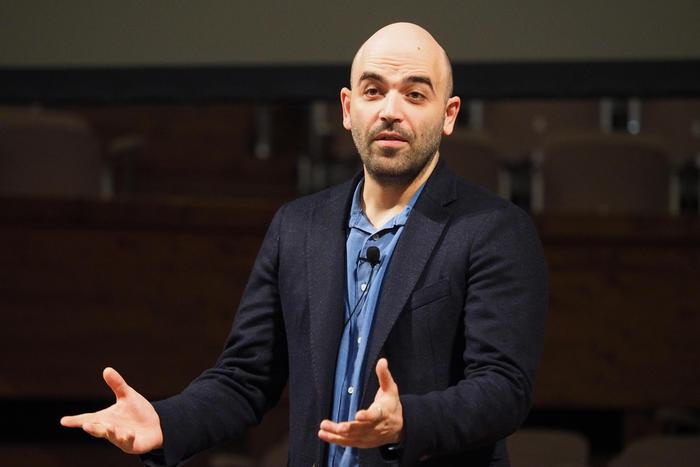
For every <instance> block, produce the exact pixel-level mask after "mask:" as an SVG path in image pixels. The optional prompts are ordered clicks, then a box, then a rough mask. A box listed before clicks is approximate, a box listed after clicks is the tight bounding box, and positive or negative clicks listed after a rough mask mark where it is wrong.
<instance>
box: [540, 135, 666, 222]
mask: <svg viewBox="0 0 700 467" xmlns="http://www.w3.org/2000/svg"><path fill="white" fill-rule="evenodd" d="M536 174H537V176H536V180H535V183H534V187H535V188H534V193H533V207H534V210H535V211H536V212H539V211H541V212H545V213H576V214H597V215H607V214H631V215H637V214H643V215H663V214H668V213H669V212H672V211H673V206H671V202H670V200H671V199H672V197H671V193H670V192H671V183H670V166H669V162H668V159H667V157H666V154H665V152H664V150H663V147H662V146H661V145H660V144H659V143H658V142H656V141H654V140H650V139H647V138H642V137H638V136H632V135H625V134H600V133H576V134H565V135H564V134H562V135H557V136H554V137H551V138H550V139H549V140H548V141H547V142H546V143H545V146H544V149H543V153H542V159H541V160H540V161H539V163H538V166H537V170H536Z"/></svg>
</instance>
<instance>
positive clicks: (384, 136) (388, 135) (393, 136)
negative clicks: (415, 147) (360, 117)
mask: <svg viewBox="0 0 700 467" xmlns="http://www.w3.org/2000/svg"><path fill="white" fill-rule="evenodd" d="M374 141H382V142H387V143H392V142H394V143H405V142H406V138H404V137H403V136H401V134H399V133H394V132H382V133H379V134H378V135H377V136H376V137H375V138H374Z"/></svg>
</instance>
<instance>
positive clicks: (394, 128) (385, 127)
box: [369, 122, 413, 141]
mask: <svg viewBox="0 0 700 467" xmlns="http://www.w3.org/2000/svg"><path fill="white" fill-rule="evenodd" d="M383 131H390V132H393V133H398V134H399V135H400V136H401V137H402V138H403V139H405V140H406V141H413V135H412V134H411V133H410V132H408V131H407V130H405V129H403V128H401V127H400V126H398V125H397V124H395V123H394V122H382V123H380V124H379V126H378V127H377V128H374V129H372V130H371V131H370V132H369V138H370V141H371V140H374V139H375V138H376V137H377V136H378V135H379V133H381V132H383Z"/></svg>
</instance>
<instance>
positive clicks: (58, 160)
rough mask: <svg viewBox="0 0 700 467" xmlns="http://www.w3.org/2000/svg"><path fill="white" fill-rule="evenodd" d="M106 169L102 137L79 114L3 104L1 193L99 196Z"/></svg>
mask: <svg viewBox="0 0 700 467" xmlns="http://www.w3.org/2000/svg"><path fill="white" fill-rule="evenodd" d="M104 174H105V172H103V165H102V160H101V157H100V148H99V143H98V140H97V138H96V137H95V136H94V134H93V132H92V131H91V129H90V127H89V126H88V125H87V123H86V122H85V121H84V120H83V119H82V118H80V117H79V116H77V115H75V114H72V113H68V112H59V111H52V110H37V109H31V108H20V107H2V108H0V194H2V195H9V196H54V197H56V196H58V197H65V196H70V197H73V196H81V197H99V196H100V195H101V194H102V193H103V192H104V191H106V188H103V175H104Z"/></svg>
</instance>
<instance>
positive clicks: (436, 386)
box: [154, 162, 547, 467]
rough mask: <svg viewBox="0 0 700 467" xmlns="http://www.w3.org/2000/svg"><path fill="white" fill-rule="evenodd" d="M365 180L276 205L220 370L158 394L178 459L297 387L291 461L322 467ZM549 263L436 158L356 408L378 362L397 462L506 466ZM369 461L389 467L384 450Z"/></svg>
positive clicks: (519, 223) (227, 435) (388, 288)
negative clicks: (353, 224) (352, 227)
mask: <svg viewBox="0 0 700 467" xmlns="http://www.w3.org/2000/svg"><path fill="white" fill-rule="evenodd" d="M357 180H358V178H357V177H356V178H355V179H354V180H352V181H350V182H347V183H345V184H343V185H340V186H337V187H334V188H330V189H327V190H324V191H322V192H319V193H316V194H314V195H310V196H307V197H304V198H301V199H299V200H296V201H293V202H291V203H289V204H286V205H285V206H283V207H282V208H280V210H279V211H278V212H277V214H276V215H275V217H274V219H273V220H272V223H271V225H270V228H269V230H268V232H267V234H266V236H265V239H264V241H263V244H262V247H261V249H260V252H259V254H258V257H257V259H256V262H255V265H254V267H253V270H252V273H251V276H250V279H249V282H248V284H247V286H246V289H245V292H244V294H243V298H242V299H241V303H240V307H239V309H238V312H237V313H236V316H235V319H234V324H233V328H232V331H231V334H230V336H229V338H228V339H227V342H226V344H225V347H224V350H223V352H222V354H221V356H220V358H219V360H218V362H217V363H216V365H215V366H214V367H213V368H211V369H209V370H207V371H205V372H204V373H203V374H202V375H201V376H200V377H199V378H197V379H196V380H195V381H193V382H192V383H191V385H190V386H188V387H187V388H186V389H185V390H184V391H183V392H182V393H181V394H179V395H177V396H174V397H172V398H169V399H166V400H164V401H160V402H156V403H155V404H154V405H155V408H156V410H157V412H158V414H159V416H160V420H161V426H162V428H163V434H164V446H163V449H162V451H161V456H162V458H161V462H159V463H158V464H165V465H168V466H172V465H177V464H178V463H180V462H181V461H182V460H184V459H187V458H188V457H190V456H192V455H193V454H195V453H197V452H199V451H201V450H204V449H206V448H208V447H211V446H212V445H214V444H216V443H218V442H221V441H223V440H226V439H231V438H235V437H239V436H241V435H243V433H244V431H245V430H246V429H247V428H248V427H250V426H251V425H254V424H256V423H258V422H259V421H260V419H261V417H262V416H263V414H264V413H265V411H266V410H267V409H268V408H270V407H271V406H273V405H274V404H276V402H277V401H278V399H279V397H280V393H281V392H282V389H283V388H284V386H285V384H286V383H287V382H288V383H289V397H290V424H289V431H290V438H289V439H290V447H289V465H291V466H314V465H316V466H323V465H325V462H326V460H325V456H326V451H327V445H326V444H325V443H323V442H321V441H320V440H319V438H318V436H317V433H318V429H319V424H320V422H321V420H322V419H324V418H328V417H329V415H330V412H331V405H332V392H333V378H334V373H335V363H336V357H337V353H338V345H339V342H340V339H341V333H342V329H343V313H344V301H343V297H344V294H345V284H346V281H345V240H346V235H347V219H348V212H349V209H350V204H351V197H352V194H353V189H354V186H355V184H356V183H357ZM546 308H547V272H546V265H545V261H544V257H543V253H542V248H541V244H540V242H539V239H538V237H537V234H536V231H535V229H534V227H533V224H532V222H531V220H530V218H529V216H528V215H527V214H526V213H524V212H523V211H521V210H520V209H519V208H517V207H515V206H514V205H512V204H510V203H509V202H507V201H505V200H503V199H501V198H498V197H496V196H494V195H492V194H489V193H487V192H485V191H483V190H481V189H479V188H477V187H475V186H473V185H471V184H469V183H467V182H465V181H464V180H461V179H459V178H458V177H456V176H455V175H454V174H453V173H452V172H450V171H449V170H448V169H447V168H446V167H445V166H444V164H443V163H442V162H440V163H438V165H437V167H436V169H435V170H434V172H433V174H431V176H430V178H429V180H428V181H427V184H426V187H425V189H424V191H423V193H422V194H421V196H420V198H419V199H418V201H417V203H416V205H415V207H414V208H413V211H412V212H411V215H410V217H409V219H408V222H407V224H406V227H405V230H404V232H403V234H402V236H401V238H400V239H399V242H398V244H397V246H396V249H395V251H394V255H393V258H392V259H391V263H390V264H389V266H388V270H387V273H386V276H385V278H384V282H383V286H382V291H381V297H380V299H379V302H378V304H377V311H376V316H375V322H374V327H373V331H372V335H371V338H370V343H369V346H368V352H367V362H366V365H365V370H364V376H363V382H364V383H363V388H364V390H363V393H362V398H361V405H360V406H361V407H367V406H369V405H370V404H371V402H372V400H373V398H374V395H375V392H376V391H377V388H378V381H377V377H376V375H375V373H374V367H375V365H376V362H377V360H378V359H379V358H380V357H386V358H387V359H388V361H389V369H390V371H391V373H392V375H393V377H394V379H395V381H396V383H397V385H398V387H399V392H400V394H401V404H402V406H403V415H404V424H405V427H404V439H403V443H402V445H403V454H402V456H401V462H400V464H401V465H406V466H410V465H426V466H427V465H435V466H442V467H444V466H451V465H455V466H457V465H459V466H473V467H481V466H484V467H486V466H492V467H493V466H508V465H509V464H508V458H507V453H506V449H505V441H504V438H505V437H506V436H507V435H509V434H510V433H512V432H513V431H515V430H516V429H517V428H518V426H519V425H520V424H521V423H522V421H523V420H524V419H525V417H526V415H527V413H528V411H529V408H530V403H531V399H532V388H533V380H534V376H535V370H536V368H537V365H538V361H539V358H540V355H541V351H542V342H543V333H544V320H545V312H546ZM360 463H361V465H363V466H375V465H376V466H379V465H385V462H384V460H383V458H382V456H381V453H380V450H379V449H367V450H360Z"/></svg>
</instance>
